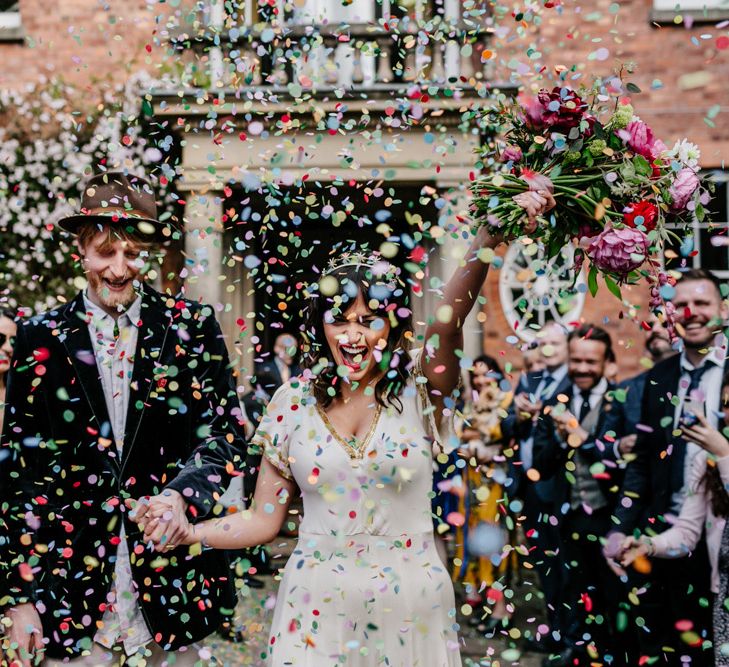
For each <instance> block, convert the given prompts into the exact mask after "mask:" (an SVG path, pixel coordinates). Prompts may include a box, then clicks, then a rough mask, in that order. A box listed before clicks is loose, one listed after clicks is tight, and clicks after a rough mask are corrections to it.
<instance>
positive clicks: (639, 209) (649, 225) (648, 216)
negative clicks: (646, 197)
mask: <svg viewBox="0 0 729 667" xmlns="http://www.w3.org/2000/svg"><path fill="white" fill-rule="evenodd" d="M638 217H640V218H643V221H642V223H640V224H642V225H643V227H644V228H645V230H646V232H652V231H653V230H654V229H655V228H656V222H658V207H657V206H656V205H655V204H653V203H651V202H649V201H639V202H638V203H636V204H628V206H626V208H625V211H624V212H623V222H624V223H625V224H626V225H628V227H633V228H634V229H635V228H636V227H638V224H639V223H637V222H636V221H635V219H636V218H638Z"/></svg>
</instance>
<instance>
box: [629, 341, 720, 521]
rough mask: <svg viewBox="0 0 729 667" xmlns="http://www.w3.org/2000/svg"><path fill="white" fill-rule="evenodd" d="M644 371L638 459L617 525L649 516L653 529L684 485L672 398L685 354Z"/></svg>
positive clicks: (632, 466)
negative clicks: (682, 356) (676, 492)
mask: <svg viewBox="0 0 729 667" xmlns="http://www.w3.org/2000/svg"><path fill="white" fill-rule="evenodd" d="M727 367H728V366H727V364H725V365H724V370H725V371H726V370H727ZM644 375H645V388H644V390H643V396H642V402H641V419H640V421H641V428H640V429H638V430H637V433H638V439H637V440H636V443H635V449H634V453H635V459H634V460H633V461H631V462H630V463H629V464H628V467H627V469H626V471H625V481H624V482H623V490H622V496H623V497H622V499H621V502H620V503H619V504H618V508H617V510H616V517H617V519H618V521H619V522H620V523H619V524H618V525H617V526H616V530H620V531H621V532H624V533H630V532H632V531H633V530H634V529H635V528H641V529H642V528H644V527H645V526H647V525H648V523H649V521H650V527H651V529H652V530H655V531H656V532H661V531H662V530H665V529H666V528H667V527H668V526H667V525H666V523H665V520H664V519H663V515H664V514H665V513H666V512H667V511H668V510H669V509H670V507H671V496H672V494H673V493H674V492H675V491H678V490H680V489H681V487H682V486H683V475H684V461H685V457H686V443H685V442H684V441H683V440H682V439H681V438H675V437H673V436H672V432H673V421H674V413H675V406H674V405H673V403H672V402H671V396H675V395H676V394H677V392H678V382H679V380H680V378H681V355H679V354H677V355H675V356H673V357H669V358H668V359H665V360H664V361H661V362H659V363H657V364H656V365H655V366H654V367H653V368H651V369H650V370H649V371H647V372H646V373H645V374H644ZM669 445H671V447H670V451H669Z"/></svg>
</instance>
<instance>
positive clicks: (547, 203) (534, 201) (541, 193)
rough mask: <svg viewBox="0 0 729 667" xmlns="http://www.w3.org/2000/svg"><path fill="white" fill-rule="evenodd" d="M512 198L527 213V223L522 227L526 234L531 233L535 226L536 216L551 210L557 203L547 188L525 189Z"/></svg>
mask: <svg viewBox="0 0 729 667" xmlns="http://www.w3.org/2000/svg"><path fill="white" fill-rule="evenodd" d="M512 199H513V200H514V201H515V202H516V203H517V204H519V206H521V207H522V208H523V209H524V212H525V213H526V215H527V220H528V224H527V227H526V228H525V229H524V231H525V233H527V234H531V233H532V232H534V230H535V229H536V228H537V217H539V216H540V215H544V214H545V213H546V212H547V211H551V210H552V209H553V208H554V207H555V206H556V205H557V202H556V201H555V200H554V196H553V195H552V193H551V192H550V191H549V190H547V189H544V190H536V191H535V190H527V191H526V192H521V193H519V194H518V195H514V196H513V197H512Z"/></svg>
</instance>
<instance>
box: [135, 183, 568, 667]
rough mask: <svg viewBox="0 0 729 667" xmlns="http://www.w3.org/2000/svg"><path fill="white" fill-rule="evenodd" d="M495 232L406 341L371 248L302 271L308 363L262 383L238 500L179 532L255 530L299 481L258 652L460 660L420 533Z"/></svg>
mask: <svg viewBox="0 0 729 667" xmlns="http://www.w3.org/2000/svg"><path fill="white" fill-rule="evenodd" d="M515 199H516V201H517V202H518V203H519V204H520V205H521V206H522V207H523V208H525V210H526V212H527V214H528V216H529V218H530V221H531V222H530V223H529V225H530V226H533V225H534V221H535V216H536V215H537V214H539V213H541V212H543V211H544V210H545V209H546V208H547V207H550V206H553V205H554V200H553V198H552V197H551V195H549V193H547V192H545V193H543V194H540V193H534V192H530V193H525V194H522V195H517V196H516V197H515ZM499 243H500V238H499V237H496V236H491V235H490V233H489V231H488V230H487V229H486V228H484V227H481V228H480V229H479V230H478V231H477V232H476V235H475V238H474V239H473V242H472V244H471V247H470V248H469V250H468V252H467V254H466V256H465V258H464V261H463V262H462V263H461V265H460V266H459V268H457V269H456V272H455V273H454V275H453V276H452V277H451V279H450V280H449V282H448V283H447V284H446V285H445V287H444V289H443V293H442V295H441V298H440V299H439V300H438V306H439V312H440V313H441V316H440V317H438V318H435V317H433V318H431V320H430V322H431V323H430V324H429V325H428V327H427V329H426V331H425V338H424V341H425V349H423V348H421V349H420V350H418V351H416V352H413V353H410V352H409V351H408V348H409V347H410V343H411V341H412V340H413V338H414V334H413V331H412V328H411V318H412V315H411V311H410V303H409V298H408V290H407V284H406V283H405V281H404V280H403V278H402V277H401V276H400V272H399V269H397V268H396V267H395V266H393V265H392V264H390V263H389V262H387V261H385V260H384V259H383V258H381V257H380V256H378V255H377V254H363V253H341V252H340V253H339V256H338V257H337V259H336V260H335V261H334V263H333V264H332V265H331V266H330V267H329V268H328V269H327V270H326V271H325V272H323V274H322V277H321V279H320V283H319V285H320V286H321V289H319V286H310V288H309V290H308V302H309V311H308V314H307V323H306V331H305V333H306V339H307V345H308V356H307V358H306V362H305V365H306V367H307V370H308V371H309V373H308V374H306V375H304V376H301V377H299V378H294V379H292V380H291V381H289V382H288V383H287V384H285V385H283V386H282V387H281V388H280V389H279V390H278V391H277V392H276V394H275V395H274V397H273V399H272V400H271V402H270V404H269V406H268V411H267V413H266V416H265V417H264V418H263V420H262V421H261V424H260V425H259V427H258V431H257V432H256V435H255V436H254V442H256V443H258V444H259V445H260V446H262V447H264V459H263V462H262V465H261V473H260V475H259V478H258V486H257V488H256V492H255V496H254V504H253V508H252V510H251V512H250V513H239V514H233V515H230V516H227V517H225V518H221V519H218V520H212V521H204V522H202V523H197V524H195V525H194V526H189V527H188V528H187V530H186V536H185V537H184V538H183V539H184V541H185V542H186V543H190V544H193V543H197V542H202V543H203V545H209V546H212V547H215V548H219V549H226V548H239V547H249V546H253V545H256V544H261V543H265V542H268V541H270V540H271V539H273V538H274V536H275V535H276V534H277V533H278V530H279V528H280V527H281V525H282V523H283V522H284V520H285V518H286V514H287V510H288V506H289V502H290V500H291V497H292V495H293V493H294V492H295V490H296V488H297V487H298V488H299V490H300V491H301V493H302V495H303V500H304V516H303V520H302V523H301V526H300V530H299V541H298V543H297V546H296V548H295V550H294V553H293V554H292V556H291V558H290V559H289V561H288V563H287V565H286V568H285V570H284V574H283V578H282V581H281V585H280V589H279V594H278V604H277V605H276V608H275V611H274V618H273V623H272V628H271V636H270V640H269V644H268V646H269V656H268V664H269V665H271V666H272V667H283V666H284V665H289V664H317V665H319V664H331V663H334V662H337V663H344V662H352V663H362V662H366V663H367V664H380V663H381V664H392V665H404V664H408V665H415V664H422V665H428V667H460V665H461V659H460V655H459V643H458V637H457V629H458V626H457V623H456V622H455V598H454V593H453V588H452V584H451V582H450V578H449V576H448V573H447V571H446V568H445V567H444V566H443V565H442V564H441V562H440V559H439V557H438V554H437V551H436V548H435V543H434V537H433V524H432V517H431V494H432V484H433V482H432V478H433V477H432V476H433V455H434V454H436V453H437V452H439V451H441V450H442V449H449V448H452V447H454V446H456V445H457V439H456V437H455V434H453V432H452V421H453V417H454V412H455V409H454V408H455V402H454V401H455V398H454V396H453V393H454V391H455V390H456V388H457V386H458V383H459V379H460V364H459V356H458V354H457V352H460V350H461V349H462V346H463V332H462V326H463V322H464V321H465V319H466V316H467V315H468V313H469V312H470V310H471V309H472V307H473V305H474V303H475V301H476V298H477V295H478V294H479V292H480V290H481V287H482V284H483V281H484V279H485V277H486V273H487V270H488V264H486V263H484V262H482V261H481V260H480V259H479V256H480V251H481V250H482V248H494V247H496V246H497V245H498V244H499ZM444 309H445V310H444ZM444 313H447V314H448V315H449V316H448V317H445V316H443V314H444ZM436 341H437V343H438V344H437V345H436ZM157 516H159V512H157V511H150V510H149V508H147V507H144V506H143V507H141V508H140V512H139V515H138V517H137V520H141V521H142V522H143V523H146V524H147V526H146V528H145V532H146V533H147V535H148V539H149V540H150V542H154V541H155V539H154V538H155V532H156V528H155V527H154V522H155V521H156V520H157Z"/></svg>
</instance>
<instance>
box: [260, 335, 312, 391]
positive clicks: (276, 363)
mask: <svg viewBox="0 0 729 667" xmlns="http://www.w3.org/2000/svg"><path fill="white" fill-rule="evenodd" d="M298 352H299V342H298V341H297V340H296V337H295V336H294V335H292V334H290V333H282V334H279V335H278V336H276V340H275V342H274V344H273V356H272V357H271V359H270V360H268V361H265V362H263V363H261V364H257V365H256V375H257V376H258V375H263V374H265V375H266V376H270V377H272V378H273V379H274V382H275V386H274V390H275V389H278V388H279V387H280V386H281V385H282V384H285V383H286V382H288V381H289V380H290V379H291V378H292V377H296V376H297V375H299V373H301V367H300V366H299V364H298V361H297V359H296V358H297V356H298Z"/></svg>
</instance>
